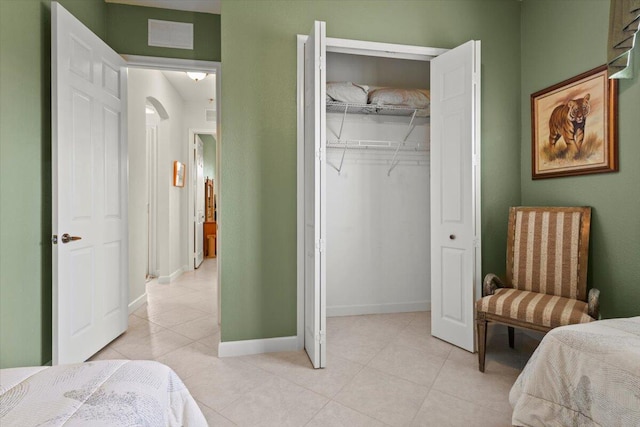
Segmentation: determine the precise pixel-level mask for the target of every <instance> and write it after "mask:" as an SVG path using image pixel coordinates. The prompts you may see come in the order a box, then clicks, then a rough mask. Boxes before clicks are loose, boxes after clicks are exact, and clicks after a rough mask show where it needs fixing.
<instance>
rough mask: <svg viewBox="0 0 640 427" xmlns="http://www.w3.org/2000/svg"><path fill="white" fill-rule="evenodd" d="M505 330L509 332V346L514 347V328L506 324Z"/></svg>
mask: <svg viewBox="0 0 640 427" xmlns="http://www.w3.org/2000/svg"><path fill="white" fill-rule="evenodd" d="M507 331H508V332H509V347H511V348H514V347H515V343H514V341H515V337H514V329H513V328H512V327H511V326H507Z"/></svg>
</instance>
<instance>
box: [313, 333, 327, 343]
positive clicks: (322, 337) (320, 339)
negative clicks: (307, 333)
mask: <svg viewBox="0 0 640 427" xmlns="http://www.w3.org/2000/svg"><path fill="white" fill-rule="evenodd" d="M315 340H316V342H317V343H318V344H326V343H327V333H326V332H325V331H320V332H319V333H318V334H317V335H316V336H315Z"/></svg>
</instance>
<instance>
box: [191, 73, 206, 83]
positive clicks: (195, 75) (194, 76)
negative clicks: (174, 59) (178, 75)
mask: <svg viewBox="0 0 640 427" xmlns="http://www.w3.org/2000/svg"><path fill="white" fill-rule="evenodd" d="M187 76H189V78H190V79H191V80H194V81H196V82H197V81H199V80H202V79H204V78H205V77H207V76H208V74H207V73H205V72H203V71H187Z"/></svg>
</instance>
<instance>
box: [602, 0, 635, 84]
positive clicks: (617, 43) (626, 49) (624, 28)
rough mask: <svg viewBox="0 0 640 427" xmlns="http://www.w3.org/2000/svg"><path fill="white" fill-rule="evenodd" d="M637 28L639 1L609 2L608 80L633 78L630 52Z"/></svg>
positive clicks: (621, 0)
mask: <svg viewBox="0 0 640 427" xmlns="http://www.w3.org/2000/svg"><path fill="white" fill-rule="evenodd" d="M639 28H640V0H611V7H610V9H609V42H608V44H607V65H608V66H609V78H612V79H629V78H631V77H633V73H632V70H631V51H632V50H633V46H634V40H635V39H636V37H637V36H636V34H637V33H638V29H639ZM637 50H638V49H636V51H637ZM636 54H638V53H636Z"/></svg>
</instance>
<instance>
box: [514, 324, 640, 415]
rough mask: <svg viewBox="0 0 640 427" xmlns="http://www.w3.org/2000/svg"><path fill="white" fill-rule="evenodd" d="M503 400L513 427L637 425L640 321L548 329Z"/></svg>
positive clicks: (639, 377)
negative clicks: (549, 330)
mask: <svg viewBox="0 0 640 427" xmlns="http://www.w3.org/2000/svg"><path fill="white" fill-rule="evenodd" d="M509 401H510V402H511V406H512V407H513V419H512V423H513V424H514V425H516V426H580V427H583V426H606V427H609V426H611V427H615V426H640V317H633V318H628V319H609V320H601V321H598V322H592V323H587V324H581V325H571V326H564V327H561V328H556V329H553V330H552V331H551V332H549V333H548V334H547V335H546V336H545V337H544V339H543V340H542V342H541V343H540V346H539V347H538V348H537V349H536V351H535V353H534V354H533V356H531V359H530V360H529V363H527V366H525V368H524V370H523V371H522V373H521V374H520V376H519V377H518V379H517V380H516V383H515V384H514V385H513V388H512V389H511V393H510V395H509Z"/></svg>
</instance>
